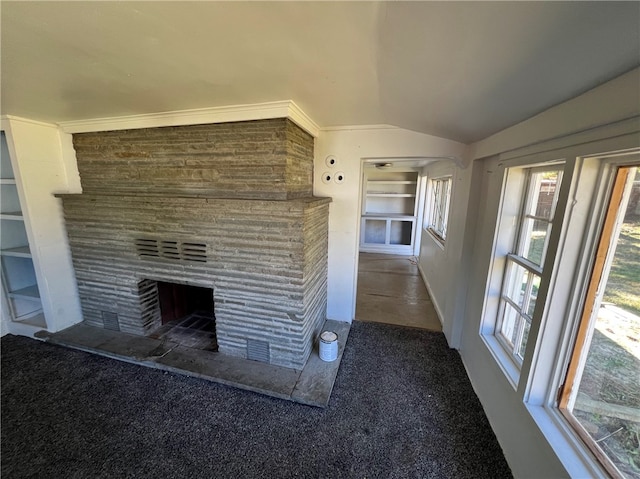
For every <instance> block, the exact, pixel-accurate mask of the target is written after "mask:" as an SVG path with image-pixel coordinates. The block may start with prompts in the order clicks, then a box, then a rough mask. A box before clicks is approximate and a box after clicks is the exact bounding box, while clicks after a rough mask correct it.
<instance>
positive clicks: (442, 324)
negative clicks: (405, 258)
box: [418, 261, 444, 327]
mask: <svg viewBox="0 0 640 479" xmlns="http://www.w3.org/2000/svg"><path fill="white" fill-rule="evenodd" d="M418 272H419V273H420V277H421V278H422V282H423V283H424V285H425V286H426V288H427V292H428V293H429V297H430V298H431V303H432V304H433V309H435V311H436V315H437V316H438V320H439V321H440V326H442V327H444V321H442V318H443V314H442V311H440V306H438V303H437V301H434V298H435V296H434V295H433V291H431V286H430V285H429V281H427V276H426V275H425V274H424V271H423V270H422V266H421V265H420V261H418Z"/></svg>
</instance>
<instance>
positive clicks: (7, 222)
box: [0, 131, 46, 328]
mask: <svg viewBox="0 0 640 479" xmlns="http://www.w3.org/2000/svg"><path fill="white" fill-rule="evenodd" d="M0 136H1V142H2V149H1V152H0V197H1V198H0V221H1V225H0V260H1V262H2V271H1V273H2V288H3V294H4V296H5V299H6V302H7V305H8V308H9V312H10V314H11V320H12V321H16V322H21V323H24V324H29V325H31V326H35V327H42V328H45V327H46V321H45V317H44V314H43V309H42V302H41V300H40V293H39V289H38V282H37V278H36V273H35V269H34V265H33V259H32V256H31V249H30V247H29V240H28V237H27V230H26V227H25V218H24V216H23V214H22V208H21V206H20V198H19V194H18V186H19V185H18V184H17V182H16V178H15V176H14V169H13V165H12V162H11V157H10V154H9V148H8V145H7V138H6V136H5V133H4V131H2V132H0Z"/></svg>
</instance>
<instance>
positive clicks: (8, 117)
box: [0, 115, 58, 129]
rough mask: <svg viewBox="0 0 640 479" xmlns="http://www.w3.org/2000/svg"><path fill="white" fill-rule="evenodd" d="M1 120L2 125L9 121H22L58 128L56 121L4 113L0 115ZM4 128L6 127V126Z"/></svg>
mask: <svg viewBox="0 0 640 479" xmlns="http://www.w3.org/2000/svg"><path fill="white" fill-rule="evenodd" d="M0 122H1V123H2V125H5V124H6V123H7V122H21V123H30V124H32V125H38V126H45V127H47V128H55V129H57V128H58V125H56V124H55V123H47V122H44V121H38V120H31V119H29V118H23V117H21V116H14V115H2V116H0ZM2 129H4V126H3V128H2Z"/></svg>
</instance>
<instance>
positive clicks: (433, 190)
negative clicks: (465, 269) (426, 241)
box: [424, 176, 452, 243]
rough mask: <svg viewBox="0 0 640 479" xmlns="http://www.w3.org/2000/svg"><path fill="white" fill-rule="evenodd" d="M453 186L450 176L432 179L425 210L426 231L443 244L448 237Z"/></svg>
mask: <svg viewBox="0 0 640 479" xmlns="http://www.w3.org/2000/svg"><path fill="white" fill-rule="evenodd" d="M451 185H452V178H451V177H450V176H446V177H442V178H434V179H432V180H431V181H430V182H429V193H428V195H427V207H426V209H425V225H424V227H425V229H426V230H427V231H429V232H431V233H432V234H433V235H434V236H435V237H436V239H438V240H439V241H440V242H443V243H444V240H445V239H446V237H447V223H448V221H449V204H450V202H451Z"/></svg>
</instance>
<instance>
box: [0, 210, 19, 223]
mask: <svg viewBox="0 0 640 479" xmlns="http://www.w3.org/2000/svg"><path fill="white" fill-rule="evenodd" d="M0 219H3V220H19V221H24V216H22V211H8V212H6V213H0Z"/></svg>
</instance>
